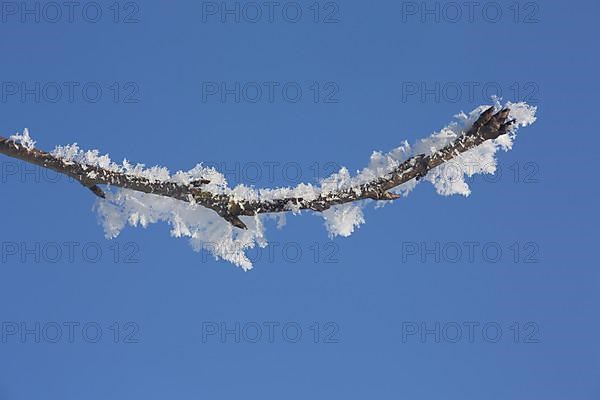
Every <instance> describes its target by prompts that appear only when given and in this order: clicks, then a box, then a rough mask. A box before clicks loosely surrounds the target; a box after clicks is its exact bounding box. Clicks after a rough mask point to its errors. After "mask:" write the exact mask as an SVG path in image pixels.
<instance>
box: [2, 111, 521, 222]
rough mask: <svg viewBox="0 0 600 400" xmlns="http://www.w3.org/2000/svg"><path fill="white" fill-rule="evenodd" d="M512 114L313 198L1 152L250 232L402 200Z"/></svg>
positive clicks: (29, 151) (503, 130)
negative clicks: (283, 216) (262, 194)
mask: <svg viewBox="0 0 600 400" xmlns="http://www.w3.org/2000/svg"><path fill="white" fill-rule="evenodd" d="M509 112H510V110H509V109H508V108H505V109H503V110H500V111H498V112H497V113H494V108H493V107H490V108H488V109H487V110H486V111H484V112H483V113H482V114H481V115H480V116H479V118H478V119H477V121H476V122H475V123H474V124H473V126H472V127H471V128H470V129H469V130H468V131H467V132H466V133H465V134H464V135H462V136H460V137H458V138H457V139H456V140H455V141H454V142H452V143H451V144H449V145H447V146H445V147H444V148H442V149H440V150H438V151H436V152H434V153H433V154H431V155H424V154H419V155H417V156H414V157H412V158H410V159H408V160H406V161H404V162H403V163H401V164H399V165H398V166H397V167H396V168H395V169H393V170H392V171H391V172H389V173H388V174H386V175H384V176H381V177H378V178H376V179H374V180H373V181H371V182H368V183H366V184H362V185H359V186H355V187H350V188H347V189H343V190H339V191H335V192H328V193H322V194H320V195H319V196H318V197H317V198H316V199H314V200H304V199H302V198H294V197H289V198H281V199H274V200H237V199H234V198H233V197H232V196H230V195H227V194H215V193H212V192H210V191H208V190H203V188H202V186H203V185H205V184H208V183H210V182H209V181H207V180H204V179H201V180H199V181H195V182H191V183H190V184H187V185H183V184H179V183H174V182H163V181H158V180H150V179H146V178H142V177H139V176H135V175H130V174H125V173H122V172H115V171H111V170H108V169H104V168H100V167H96V166H90V165H85V164H79V163H75V162H71V161H66V160H63V159H61V158H58V157H56V156H54V155H52V154H50V153H47V152H44V151H41V150H39V149H37V148H30V147H27V146H24V145H22V144H20V143H17V142H15V141H12V140H10V139H7V138H4V137H1V136H0V153H2V154H4V155H6V156H9V157H13V158H17V159H20V160H23V161H26V162H28V163H31V164H35V165H38V166H40V167H43V168H48V169H50V170H53V171H56V172H58V173H61V174H64V175H66V176H69V177H71V178H73V179H75V180H76V181H78V182H80V183H81V184H82V185H83V186H85V187H87V188H88V189H90V190H91V191H92V192H93V193H94V194H95V195H97V196H99V197H102V198H105V197H106V196H105V193H104V191H102V189H101V188H100V187H99V186H98V185H112V186H117V187H121V188H124V189H130V190H134V191H138V192H143V193H150V194H155V195H159V196H165V197H171V198H174V199H177V200H181V201H186V202H194V203H197V204H199V205H201V206H203V207H206V208H209V209H211V210H213V211H215V212H216V213H217V214H219V215H220V216H221V217H223V218H224V219H225V220H227V221H228V222H229V223H231V224H232V225H234V226H236V227H238V228H241V229H246V225H245V224H244V223H243V222H242V220H241V219H240V218H239V217H240V216H253V215H257V214H263V213H279V212H286V211H290V210H291V209H295V210H313V211H318V212H322V211H325V210H327V209H329V208H330V207H332V206H334V205H338V204H345V203H351V202H355V201H359V200H366V199H372V200H389V201H391V200H396V199H398V198H400V196H398V195H396V194H394V193H391V192H389V191H390V190H391V189H393V188H395V187H398V186H400V185H402V184H403V183H406V182H409V181H411V180H412V179H417V180H419V179H421V178H423V177H425V176H426V175H427V173H428V172H429V171H431V170H432V169H433V168H435V167H437V166H439V165H441V164H443V163H445V162H447V161H449V160H452V159H453V158H455V157H456V156H458V155H460V154H462V153H464V152H466V151H468V150H471V149H473V148H475V147H477V146H479V145H481V144H482V143H484V142H485V141H487V140H492V139H496V138H498V137H499V136H501V135H504V134H507V133H508V132H509V131H510V129H511V126H512V125H513V123H514V121H511V120H508V116H509Z"/></svg>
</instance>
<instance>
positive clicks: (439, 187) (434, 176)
mask: <svg viewBox="0 0 600 400" xmlns="http://www.w3.org/2000/svg"><path fill="white" fill-rule="evenodd" d="M505 106H506V107H509V108H510V110H511V112H510V118H513V119H515V120H516V124H515V126H514V128H513V130H512V132H511V133H510V134H507V135H503V136H501V137H500V138H498V139H496V140H490V141H486V142H485V143H483V144H482V145H480V146H478V147H476V148H474V149H472V150H469V151H467V152H465V153H462V154H460V155H459V156H457V157H456V158H455V159H453V160H451V161H450V162H447V163H445V164H442V165H440V166H439V167H437V168H435V169H433V170H431V171H430V172H429V173H428V174H427V176H426V177H425V178H424V179H423V180H422V181H428V182H430V183H432V184H433V185H434V187H435V189H436V191H437V193H439V194H441V195H444V196H448V195H452V194H461V195H464V196H468V195H469V194H470V193H471V190H470V188H469V185H468V184H467V182H466V181H465V177H470V176H472V175H474V174H494V172H495V171H496V158H495V155H496V152H497V151H498V150H504V151H508V150H510V149H511V148H512V145H513V141H514V139H515V136H516V131H517V129H518V128H519V127H524V126H527V125H530V124H532V123H533V122H535V120H536V117H535V113H536V108H535V107H532V106H529V105H527V104H525V103H510V102H509V103H507V104H506V105H505ZM487 107H488V106H480V107H477V108H476V109H474V110H473V111H471V112H470V113H468V114H465V113H462V112H461V113H460V114H458V115H456V116H455V117H456V121H455V122H452V123H451V124H449V125H448V126H446V127H445V128H443V129H442V130H440V131H439V132H435V133H433V134H432V135H431V136H429V137H427V138H425V139H421V140H418V141H417V142H416V143H414V144H412V145H410V144H409V143H407V142H406V141H405V142H404V143H402V145H401V146H399V147H397V148H395V149H394V150H392V151H390V152H388V153H382V152H373V154H372V155H371V158H370V162H369V165H368V166H367V167H366V168H364V169H363V170H361V171H359V172H358V173H357V174H356V175H354V176H353V175H352V174H351V173H350V172H349V171H348V170H347V169H346V168H341V169H340V171H339V172H337V173H335V174H333V175H332V176H330V177H328V178H325V179H323V180H321V182H320V183H319V184H318V185H313V184H310V183H308V184H304V183H302V184H300V185H298V186H296V187H286V188H276V189H255V188H253V187H248V186H245V185H237V186H235V187H233V188H230V187H229V185H228V183H227V180H226V179H225V176H224V175H223V174H222V173H220V172H218V171H217V170H215V169H214V168H207V167H204V166H203V165H202V164H199V165H197V166H196V167H194V168H193V169H191V170H189V171H187V172H184V171H178V172H176V173H174V174H171V173H170V172H169V170H168V169H166V168H164V167H158V166H156V167H152V168H146V167H145V166H144V165H143V164H136V165H133V164H130V163H129V162H128V161H127V160H124V161H123V163H122V164H117V163H114V162H113V161H111V159H110V157H109V156H108V155H100V154H99V152H98V151H97V150H93V151H84V150H81V149H80V148H79V146H78V145H77V144H73V145H69V146H59V147H57V148H56V149H55V150H54V151H53V152H52V154H53V155H55V156H56V157H59V158H61V159H63V160H64V162H66V163H70V162H77V163H81V164H85V165H90V166H97V167H101V168H105V169H108V170H111V171H118V172H122V173H127V174H131V175H135V176H138V177H143V178H146V179H150V180H153V181H162V182H175V183H179V184H190V183H192V182H194V181H197V180H199V179H201V178H202V179H207V180H209V181H210V183H209V184H207V185H204V186H203V187H202V188H203V190H207V191H210V192H212V193H218V194H228V195H230V196H232V197H234V198H235V199H245V200H265V201H268V200H273V199H280V198H286V197H296V198H304V199H306V200H311V199H315V198H317V197H318V196H319V195H320V194H323V193H329V192H333V191H337V190H340V189H346V188H350V187H356V186H358V185H361V184H363V183H367V182H369V181H372V180H373V179H375V178H377V177H381V176H384V175H386V174H387V173H389V172H391V171H392V170H393V169H394V168H396V167H397V166H398V165H399V164H400V163H402V162H403V161H405V160H407V159H409V158H410V157H412V156H414V155H417V154H427V155H429V154H432V153H434V152H436V151H437V150H440V149H441V148H443V147H444V146H446V145H447V144H449V143H451V142H453V141H454V140H455V139H456V138H458V137H459V136H461V135H463V134H464V132H465V131H466V130H468V129H469V128H470V127H471V125H472V124H473V122H475V121H476V120H477V118H478V117H479V115H480V114H481V112H482V111H484V110H485V109H486V108H487ZM495 107H496V109H497V110H499V109H500V108H501V107H502V106H501V104H500V102H499V101H497V100H496V104H495ZM10 140H13V141H14V142H15V143H18V144H20V145H22V146H24V147H26V148H28V149H31V148H33V146H34V145H35V142H34V141H33V140H32V139H31V137H30V136H29V132H28V131H27V130H25V131H24V132H23V134H21V135H20V134H17V135H13V136H11V137H10ZM417 183H418V182H416V180H412V181H410V182H407V183H405V184H403V185H400V186H399V187H397V188H395V189H394V190H393V191H394V192H396V193H398V194H401V195H403V196H406V195H408V194H409V193H410V192H411V191H412V190H413V189H414V188H415V187H416V185H417ZM107 196H108V197H107V199H106V200H98V202H97V204H96V209H97V211H98V213H99V215H100V219H101V222H102V224H103V226H104V230H105V233H106V236H107V238H114V237H116V236H118V235H119V233H120V232H121V231H122V229H123V228H124V227H125V226H126V225H128V224H129V225H131V226H142V227H147V226H148V225H150V224H154V223H157V222H161V221H162V222H166V223H168V224H169V225H170V227H171V235H172V236H173V237H187V238H189V240H190V243H191V245H192V247H193V248H194V250H196V251H201V250H206V251H208V252H210V253H211V254H213V255H214V257H215V258H216V259H223V260H227V261H229V262H231V263H233V264H235V265H237V266H240V267H241V268H243V269H244V270H249V269H251V268H252V262H251V261H250V259H249V258H248V257H247V255H246V253H245V251H246V250H248V249H251V248H254V247H255V246H260V247H265V246H267V240H266V238H265V228H264V225H263V221H265V220H266V219H269V218H270V216H268V215H262V216H257V217H243V219H244V223H246V225H247V226H248V230H240V229H237V228H234V227H232V225H231V224H229V223H228V222H226V221H225V220H224V219H223V218H221V217H219V216H218V215H217V214H216V213H215V212H213V211H212V210H209V209H206V208H204V207H201V206H197V205H194V204H190V203H185V202H182V201H178V200H175V199H171V198H168V197H161V196H156V195H150V194H144V193H140V192H134V191H131V190H126V189H119V190H117V191H115V192H114V193H110V192H109V193H108V194H107ZM368 203H370V201H361V202H356V203H351V204H344V205H338V206H334V207H332V208H331V209H329V210H326V211H324V212H323V213H320V215H321V216H322V217H323V218H324V220H325V226H326V228H327V230H328V232H329V235H330V236H331V237H334V236H338V235H339V236H350V235H351V234H352V233H353V232H354V230H355V229H357V228H358V227H359V226H360V225H361V224H363V223H364V222H365V218H364V213H363V209H364V207H365V205H366V204H368ZM289 210H290V212H293V213H299V212H300V210H298V209H295V208H294V205H293V204H290V206H289ZM284 224H285V215H281V217H280V219H279V223H278V227H281V226H283V225H284Z"/></svg>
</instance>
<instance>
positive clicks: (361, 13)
mask: <svg viewBox="0 0 600 400" xmlns="http://www.w3.org/2000/svg"><path fill="white" fill-rule="evenodd" d="M23 4H25V5H21V2H15V3H13V2H2V7H3V8H2V14H1V15H0V18H1V22H0V57H1V61H0V81H1V83H2V87H1V93H0V97H1V98H0V135H2V136H8V135H10V134H13V133H15V132H17V131H21V130H22V129H23V128H25V127H27V128H29V129H30V132H31V134H32V135H33V136H34V138H35V139H36V140H37V141H38V146H39V147H40V148H43V149H52V148H53V147H54V146H55V145H57V144H69V143H73V142H78V143H79V144H80V145H81V146H82V147H84V148H98V149H100V150H101V151H103V152H108V153H110V154H111V156H112V158H113V159H115V160H121V159H122V158H123V157H127V158H128V159H130V160H132V161H139V162H144V163H146V164H148V165H154V164H160V165H164V166H168V167H169V168H171V169H172V170H177V169H188V168H191V167H193V166H194V165H195V164H196V163H197V162H200V161H205V162H209V163H210V162H212V163H215V164H217V165H221V166H225V167H226V168H227V170H228V171H229V172H228V175H227V176H228V178H229V180H230V181H231V182H232V183H236V182H249V183H254V184H255V185H257V186H278V185H287V184H297V183H299V182H301V181H312V182H314V181H315V179H316V175H319V176H324V175H328V174H329V173H331V172H333V169H332V165H345V166H347V167H348V168H350V170H352V171H354V170H356V169H358V168H361V167H363V166H364V165H365V164H366V163H367V161H368V157H369V155H370V153H371V151H372V150H389V149H391V148H393V147H396V146H398V145H399V144H400V143H401V141H403V140H404V139H406V140H408V141H409V142H412V141H414V140H416V139H418V138H421V137H425V136H427V135H429V134H430V133H431V132H433V131H435V130H438V129H440V128H442V127H443V126H445V125H446V124H447V123H448V122H450V121H451V120H452V116H453V115H454V114H456V113H457V112H459V111H461V110H463V111H470V110H471V109H473V108H475V107H476V106H478V105H480V104H488V103H490V99H489V96H490V95H491V94H495V93H497V94H501V95H502V96H503V97H504V99H505V100H510V101H516V100H525V101H529V102H530V103H533V104H536V105H537V106H539V111H538V117H539V119H538V121H537V122H536V123H535V124H534V125H533V126H531V127H528V128H524V129H522V130H521V131H520V136H519V137H518V139H517V141H516V145H515V147H514V150H513V151H511V152H508V153H501V154H500V155H499V166H500V167H499V169H500V171H501V175H500V174H499V175H497V177H496V178H493V179H489V178H488V179H484V178H482V177H481V176H477V177H476V178H475V179H474V180H473V181H472V191H473V193H472V195H471V196H470V197H468V198H464V197H441V196H438V195H436V194H435V191H434V188H433V187H432V186H431V185H428V184H424V185H419V186H418V187H417V189H416V190H415V191H414V192H413V193H412V194H411V195H410V196H409V197H408V198H407V199H405V200H401V201H398V202H397V203H396V204H394V205H389V206H386V207H384V208H382V209H377V210H375V209H373V208H372V207H371V208H369V209H368V210H367V212H366V219H367V223H366V225H363V226H362V227H361V228H360V229H359V230H358V231H357V232H355V234H354V235H353V236H351V237H350V238H336V239H334V240H331V239H329V237H328V236H327V232H326V230H325V229H324V227H323V226H322V225H323V221H322V219H321V218H319V217H317V216H312V215H304V216H302V217H289V218H288V221H287V226H286V227H285V228H284V229H282V230H277V229H276V228H275V222H273V223H270V225H269V230H268V232H267V233H268V238H269V239H270V241H271V243H272V244H274V245H273V246H272V247H271V248H269V249H266V250H263V252H262V253H257V252H254V253H252V252H251V254H254V257H255V259H256V260H257V261H255V263H254V264H255V269H254V270H252V271H251V272H247V273H244V272H242V270H241V269H239V268H237V267H235V266H233V265H231V264H229V263H226V262H222V261H218V262H217V261H214V260H213V259H212V257H211V256H209V255H206V254H198V253H195V252H193V251H192V249H191V248H190V247H189V245H188V244H187V242H186V240H184V239H173V238H170V237H169V228H168V226H166V225H164V224H157V225H153V226H151V227H149V228H148V229H140V228H127V229H125V230H124V232H123V233H122V235H121V236H120V237H119V238H117V239H116V240H114V241H106V240H105V239H104V236H103V230H102V228H101V226H100V225H99V224H98V221H97V215H96V214H95V212H93V210H92V207H93V205H94V202H95V199H94V198H93V196H92V195H91V193H89V192H88V191H86V190H83V189H82V188H81V187H80V186H78V185H77V184H74V183H72V182H69V181H68V180H67V179H64V178H57V177H56V175H54V174H52V173H45V172H41V171H40V170H39V169H35V168H32V167H28V166H25V165H24V164H22V163H20V162H17V161H15V160H12V159H9V158H6V157H4V156H0V168H1V169H0V179H1V184H0V198H1V202H2V209H3V213H2V220H1V222H0V223H1V227H2V229H1V230H0V244H1V246H2V247H1V254H0V323H2V325H1V328H2V330H1V332H0V333H2V337H1V338H0V339H1V340H0V360H1V361H2V362H0V399H2V400H4V399H7V400H13V399H43V398H44V399H54V398H56V399H58V398H60V399H88V400H92V399H106V398H113V399H121V398H122V399H138V398H139V399H142V398H143V399H164V398H174V399H193V398H224V399H225V398H234V397H238V396H244V397H247V398H258V397H260V398H282V397H283V398H287V399H301V398H307V397H311V398H347V399H354V398H357V399H358V398H367V397H369V398H378V399H392V398H393V399H397V398H407V399H446V398H447V399H454V398H456V399H458V398H460V399H482V398H485V399H508V398H510V399H532V398H538V399H540V398H544V399H565V398H570V399H598V398H600V383H599V382H600V380H599V379H598V375H599V373H600V362H599V356H600V346H599V345H598V340H597V332H598V328H600V323H599V321H598V315H597V307H598V302H599V300H600V295H599V292H598V284H599V277H600V275H599V273H598V270H597V255H596V250H597V244H598V239H599V237H598V229H597V228H598V209H597V205H596V206H594V205H593V204H597V200H596V199H597V197H598V195H599V193H598V186H597V184H596V181H597V176H596V172H595V171H596V170H597V165H595V164H596V162H597V148H598V146H599V145H600V139H599V137H600V136H599V135H598V128H597V123H596V119H597V107H596V100H597V92H598V89H599V87H598V86H599V85H598V77H597V62H598V48H597V38H598V37H597V34H598V29H597V19H598V15H599V12H600V3H599V2H598V1H597V0H594V1H578V2H574V3H567V2H562V1H561V2H559V1H544V2H541V1H538V2H504V1H500V2H496V3H490V2H478V3H477V4H476V6H475V9H474V11H473V14H472V18H470V16H469V10H468V8H467V7H466V6H464V5H463V6H460V4H462V3H459V6H460V7H461V13H462V15H457V14H456V8H454V9H452V8H448V7H445V8H444V4H442V3H437V7H438V8H437V10H438V11H436V8H435V7H436V3H435V2H428V3H426V5H427V9H429V10H434V11H433V14H431V13H426V12H424V11H426V10H422V9H419V7H421V2H417V3H412V2H397V1H380V2H377V3H376V4H371V3H366V2H364V1H343V2H332V3H327V2H320V3H317V9H318V10H319V13H318V15H317V14H315V6H314V5H313V3H311V2H299V3H292V4H291V5H289V3H287V2H281V3H279V6H278V7H277V8H276V9H275V12H274V14H273V20H272V22H270V21H269V15H268V8H263V9H262V10H263V15H262V17H261V18H259V19H258V21H256V22H255V23H252V22H251V21H250V20H251V19H254V18H255V14H254V12H255V9H252V8H245V9H241V11H240V13H242V14H241V15H240V22H239V23H237V22H235V16H232V15H225V17H226V20H225V22H222V20H221V17H223V14H222V13H221V12H220V11H219V10H217V11H215V9H214V5H215V4H216V5H217V7H219V6H220V4H221V3H220V2H219V3H211V2H196V1H187V2H183V1H177V2H165V1H155V0H152V1H144V2H137V3H127V2H121V3H116V5H117V7H116V8H115V6H114V5H111V4H112V3H111V2H99V3H94V4H91V5H90V3H87V2H81V3H79V4H80V5H79V6H78V7H77V8H75V9H74V11H73V14H72V15H73V17H72V22H69V14H68V9H67V8H62V15H60V16H59V15H57V14H56V9H55V8H52V6H45V4H46V3H37V4H38V7H39V13H40V14H39V22H36V21H35V19H36V15H32V14H27V13H26V12H25V10H24V9H23V8H24V7H27V8H28V9H33V10H35V7H36V3H35V2H25V3H23ZM225 4H226V5H227V7H229V8H234V7H235V4H236V3H235V2H226V3H225ZM286 4H288V6H287V8H286V9H285V10H286V12H287V14H285V15H286V17H285V18H284V17H283V16H282V11H283V8H284V6H285V5H286ZM240 6H243V4H241V5H240ZM15 7H16V9H15ZM111 7H112V8H111ZM263 7H264V6H263ZM298 7H299V8H300V9H301V10H302V16H301V18H300V20H299V21H298V22H296V23H292V20H293V19H294V13H295V11H296V9H297V8H298ZM311 7H312V8H311ZM415 7H416V9H415ZM84 8H85V10H84ZM97 8H99V9H100V10H101V11H102V14H101V16H99V17H98V18H97V19H98V21H97V22H96V23H94V22H93V20H94V19H95V18H96V16H95V11H96V9H97ZM203 8H204V9H203ZM498 9H499V10H500V11H501V15H498V14H496V11H497V10H498ZM115 10H118V11H119V12H118V14H117V13H116V11H115ZM244 10H245V11H244ZM213 11H215V12H216V14H214V13H213ZM15 13H16V14H15ZM22 13H24V14H23V15H22ZM22 17H23V18H24V19H25V20H24V21H22V20H21V18H22ZM315 18H316V19H317V22H315ZM436 18H438V19H439V21H436ZM52 20H55V22H54V23H53V22H52ZM115 21H116V22H115ZM126 21H127V22H129V23H124V22H126ZM325 21H327V22H328V23H325ZM69 82H71V83H69ZM223 82H224V83H225V84H226V85H227V87H228V88H235V84H236V82H238V83H239V84H240V87H241V88H243V87H244V86H245V85H246V87H247V88H248V91H246V92H243V89H242V93H241V94H240V99H239V102H236V100H235V96H234V95H231V94H230V95H226V96H225V98H224V101H223V99H222V98H221V96H220V93H217V94H216V95H212V94H210V92H207V91H206V90H207V88H214V87H215V86H214V85H215V83H216V85H217V87H219V86H220V85H221V83H223ZM253 82H255V83H258V84H259V85H262V84H263V83H264V82H275V84H276V85H278V86H277V87H276V89H275V91H274V97H273V99H272V101H271V100H270V99H269V96H268V93H267V92H265V93H263V94H262V97H259V98H258V99H256V94H255V93H254V92H252V91H251V90H252V88H253V87H255V86H253V85H254V84H252V83H253ZM249 83H250V85H249V86H247V85H248V84H249ZM36 84H39V89H36ZM315 84H317V86H318V88H319V92H318V93H317V92H316V88H317V86H315ZM23 85H24V86H23ZM57 85H58V86H59V87H62V88H63V91H62V93H60V94H58V93H57V92H56V91H55V89H56V86H57ZM68 85H71V87H73V88H74V89H73V93H72V94H73V97H72V98H69V91H68V90H67V89H66V88H67V86H68ZM285 85H288V87H292V89H290V90H291V91H290V92H287V95H286V94H284V93H282V88H283V87H284V86H285ZM422 85H424V86H422ZM469 86H470V87H473V88H474V90H473V92H472V93H470V92H469V90H468V87H469ZM263 87H264V86H263ZM297 87H300V88H301V89H302V95H301V96H300V97H299V98H298V101H296V102H293V101H292V100H293V98H294V97H295V94H294V91H293V89H294V88H297ZM456 87H459V88H462V91H461V92H457V91H456V90H455V89H456ZM84 88H86V89H85V91H84ZM97 88H100V89H101V91H102V93H101V95H96V93H95V90H96V89H97ZM415 88H417V90H416V91H415ZM498 89H499V90H500V91H501V93H498ZM470 94H472V95H470ZM36 96H38V97H39V98H36ZM115 96H116V97H115ZM315 96H316V97H315ZM254 99H256V102H253V100H254ZM266 163H268V164H266ZM257 165H258V166H259V169H258V170H257V169H256V166H257ZM267 165H272V166H273V169H269V167H267ZM256 171H258V173H259V174H260V178H259V179H255V178H256V176H257V175H256V174H257V172H256ZM269 171H273V174H272V176H270V175H269ZM298 174H300V175H299V176H297V175H298ZM465 243H474V244H473V246H474V249H475V250H474V252H473V255H472V257H470V256H469V252H468V247H467V245H466V244H465ZM457 247H458V248H459V249H461V254H458V253H457V252H456V248H457ZM57 248H59V249H61V252H60V253H57V251H56V249H57ZM68 248H72V249H73V252H72V254H69V251H68ZM484 249H485V250H484ZM498 249H499V250H500V251H501V255H500V256H499V257H496V251H497V250H498ZM299 252H301V253H299ZM494 261H495V262H494ZM36 324H39V328H36ZM236 324H238V325H236ZM57 326H59V327H61V328H60V329H61V330H60V332H61V333H62V336H61V337H58V338H56V332H57V330H56V327H57ZM68 326H71V327H72V333H73V336H72V337H71V338H70V337H69V336H70V335H69V333H70V328H68ZM236 326H239V329H237V330H238V332H239V338H238V340H236V335H235V333H228V334H226V335H225V336H224V337H223V336H222V335H221V334H222V333H223V330H224V329H226V330H228V331H233V332H235V331H236ZM257 326H259V327H261V333H262V336H260V337H258V338H257V339H256V340H255V338H256V327H257ZM269 326H271V327H273V328H272V329H273V337H272V338H270V337H269V332H270V329H269V328H268V327H269ZM457 326H458V327H461V334H462V335H461V336H460V337H458V338H457V337H456V332H457V331H456V327H457ZM468 326H472V327H473V337H472V338H470V337H469V328H468ZM98 327H100V328H101V330H102V331H101V333H99V332H97V331H96V330H97V328H98ZM498 327H499V328H500V329H501V331H497V328H498ZM298 328H300V329H301V335H300V336H298V335H297V331H298ZM424 330H425V331H426V332H429V333H427V334H425V335H422V333H423V331H424ZM36 331H37V332H38V337H37V338H36ZM27 332H29V333H27ZM432 332H433V333H432ZM436 332H437V336H438V337H437V338H436ZM117 333H118V335H117ZM316 333H318V335H317V334H316ZM38 341H39V343H37V342H38ZM52 342H57V343H52ZM92 342H96V343H92ZM115 342H117V343H115ZM254 342H256V343H254Z"/></svg>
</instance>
